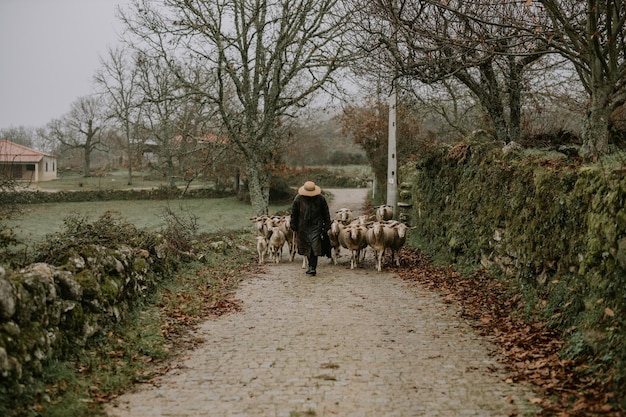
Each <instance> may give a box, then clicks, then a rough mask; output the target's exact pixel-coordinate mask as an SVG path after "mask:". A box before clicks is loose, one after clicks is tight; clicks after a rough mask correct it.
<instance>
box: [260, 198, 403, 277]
mask: <svg viewBox="0 0 626 417" xmlns="http://www.w3.org/2000/svg"><path fill="white" fill-rule="evenodd" d="M392 218H393V207H391V206H388V205H382V206H379V207H377V208H376V212H375V215H374V216H372V217H370V216H368V215H361V216H357V217H356V218H355V217H353V215H352V211H351V210H350V209H347V208H342V209H339V210H337V211H336V212H335V218H334V220H333V222H332V224H331V227H330V230H329V231H328V237H329V240H330V243H331V247H332V249H331V255H332V256H331V259H332V262H333V264H335V265H337V259H338V258H339V253H340V250H341V248H342V247H343V248H345V249H347V250H348V251H350V269H354V268H356V267H358V266H359V264H360V262H361V261H362V260H363V259H364V258H365V252H366V250H367V248H368V247H369V248H371V249H372V251H373V252H374V258H375V259H376V269H377V270H378V271H379V272H380V271H381V270H382V266H383V259H384V255H385V252H386V251H389V253H390V254H391V262H392V263H394V262H395V263H396V265H398V266H399V265H400V257H399V252H400V249H401V248H402V246H403V245H404V243H405V241H406V236H407V231H408V230H409V227H408V226H407V225H406V224H404V223H401V222H399V221H396V220H392ZM250 220H252V221H253V222H254V223H255V225H256V230H257V236H256V243H257V244H256V248H257V254H258V257H259V264H264V263H265V259H266V258H268V259H269V260H270V261H272V262H274V263H279V262H281V260H282V258H283V249H284V247H285V245H287V247H288V251H289V260H290V261H293V260H294V258H295V256H296V253H297V252H298V249H297V239H296V237H295V233H294V231H293V230H292V229H291V226H290V216H289V215H285V216H256V217H251V218H250ZM302 266H303V267H305V266H306V257H304V260H303V263H302Z"/></svg>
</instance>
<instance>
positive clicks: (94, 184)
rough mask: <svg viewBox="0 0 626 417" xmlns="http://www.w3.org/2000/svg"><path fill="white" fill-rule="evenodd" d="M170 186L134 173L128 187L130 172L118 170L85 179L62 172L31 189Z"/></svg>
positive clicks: (177, 183) (164, 180) (74, 189)
mask: <svg viewBox="0 0 626 417" xmlns="http://www.w3.org/2000/svg"><path fill="white" fill-rule="evenodd" d="M176 185H178V186H184V185H186V184H185V183H184V182H183V181H177V182H176ZM192 185H193V186H203V187H206V186H207V185H208V184H207V183H206V182H204V181H201V180H195V181H194V182H192ZM165 186H169V182H168V181H167V179H166V178H158V177H154V175H153V174H150V173H146V172H133V180H132V184H131V185H128V172H127V171H125V170H116V171H111V172H107V173H106V174H104V175H101V176H98V175H94V176H92V177H89V178H85V177H83V176H82V175H81V173H80V172H62V173H59V177H58V178H57V179H55V180H52V181H44V182H39V183H35V184H31V185H30V188H32V189H39V190H43V191H56V190H61V191H77V190H84V191H85V190H86V191H92V190H130V189H133V188H142V189H151V188H159V187H165Z"/></svg>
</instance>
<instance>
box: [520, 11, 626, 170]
mask: <svg viewBox="0 0 626 417" xmlns="http://www.w3.org/2000/svg"><path fill="white" fill-rule="evenodd" d="M540 6H542V7H540ZM525 7H526V8H528V9H531V10H534V14H535V16H539V17H534V18H533V19H532V20H530V21H527V22H526V23H527V24H526V28H527V31H528V33H529V34H532V35H534V36H537V37H538V38H540V39H541V40H542V41H543V42H544V43H545V44H546V46H548V47H550V48H551V49H552V50H553V51H556V52H557V53H559V54H561V55H562V56H563V57H565V58H566V59H568V60H570V61H571V62H572V64H573V65H574V67H575V68H576V71H577V73H578V76H579V77H580V80H581V82H582V84H583V86H584V88H585V90H586V92H587V94H588V96H589V100H588V106H587V117H586V118H585V129H584V131H583V139H584V145H583V150H584V154H585V155H586V156H587V157H588V158H590V159H595V158H597V157H598V156H599V155H602V154H605V153H608V152H609V146H608V145H609V132H610V119H611V118H610V116H611V113H612V112H613V111H615V110H616V109H617V108H619V107H620V106H622V105H623V104H624V103H625V102H626V83H625V82H624V80H626V27H625V24H626V4H625V3H624V1H623V0H583V1H581V0H535V1H530V0H529V1H527V2H526V5H525ZM542 13H545V14H546V15H547V17H548V19H542V18H541V17H540V16H541V15H542ZM539 23H541V25H539Z"/></svg>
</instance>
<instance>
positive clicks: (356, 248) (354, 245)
mask: <svg viewBox="0 0 626 417" xmlns="http://www.w3.org/2000/svg"><path fill="white" fill-rule="evenodd" d="M339 230H340V232H339V243H340V244H341V246H343V247H344V248H346V249H348V250H349V251H350V269H354V268H355V267H358V266H359V258H360V255H361V250H363V249H365V248H366V247H367V240H366V238H365V234H366V232H367V227H366V226H365V225H359V224H353V225H348V226H343V225H341V224H340V225H339Z"/></svg>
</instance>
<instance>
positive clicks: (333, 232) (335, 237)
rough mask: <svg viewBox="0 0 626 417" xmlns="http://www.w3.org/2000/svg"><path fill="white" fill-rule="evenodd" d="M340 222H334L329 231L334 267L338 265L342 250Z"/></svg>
mask: <svg viewBox="0 0 626 417" xmlns="http://www.w3.org/2000/svg"><path fill="white" fill-rule="evenodd" d="M339 224H340V223H339V222H338V221H337V220H334V221H333V222H332V223H331V224H330V229H329V230H328V239H329V240H330V247H331V260H332V262H333V264H334V265H337V259H338V258H339V251H340V250H341V245H340V243H339Z"/></svg>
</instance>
